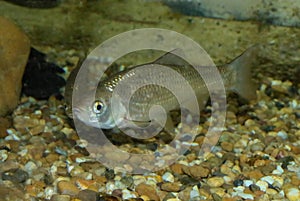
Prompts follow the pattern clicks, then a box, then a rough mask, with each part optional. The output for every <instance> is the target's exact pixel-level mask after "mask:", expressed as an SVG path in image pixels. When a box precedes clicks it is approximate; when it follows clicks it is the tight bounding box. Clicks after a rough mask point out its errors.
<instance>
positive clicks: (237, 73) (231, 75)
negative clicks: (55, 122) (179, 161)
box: [65, 47, 256, 129]
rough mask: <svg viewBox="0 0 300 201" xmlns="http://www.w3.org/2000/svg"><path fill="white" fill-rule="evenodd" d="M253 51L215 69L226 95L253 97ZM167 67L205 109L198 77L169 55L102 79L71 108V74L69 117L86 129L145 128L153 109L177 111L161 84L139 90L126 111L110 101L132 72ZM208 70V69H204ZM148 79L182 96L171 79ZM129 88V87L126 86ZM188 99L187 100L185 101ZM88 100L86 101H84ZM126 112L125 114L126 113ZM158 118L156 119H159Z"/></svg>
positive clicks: (204, 92)
mask: <svg viewBox="0 0 300 201" xmlns="http://www.w3.org/2000/svg"><path fill="white" fill-rule="evenodd" d="M255 55H256V48H254V47H250V48H248V49H247V50H246V51H245V52H243V53H242V54H241V55H239V56H238V57H237V58H235V59H234V60H233V61H232V62H230V63H228V64H225V65H221V66H218V70H219V72H220V74H221V77H222V79H223V83H224V86H225V89H226V92H229V91H233V92H235V93H237V94H239V95H240V96H241V97H242V98H243V99H246V100H253V99H255V98H256V85H255V84H254V82H253V80H252V77H251V68H252V66H253V65H254V63H255V60H256V59H255ZM157 64H158V65H163V66H167V67H169V68H171V69H173V70H175V71H176V72H177V73H180V75H182V76H183V78H184V79H185V80H186V81H187V83H188V84H189V85H190V86H191V88H192V90H193V91H194V93H195V96H196V98H197V101H198V108H199V109H200V110H202V109H204V107H205V104H206V103H207V101H208V99H209V92H208V89H207V86H206V84H205V82H204V81H203V79H202V77H201V75H200V74H199V73H198V72H197V71H196V69H194V68H193V67H191V65H189V64H188V63H187V62H186V61H184V60H183V59H181V58H180V57H178V56H176V55H175V54H174V52H172V51H171V52H168V53H166V54H164V55H163V56H161V57H160V58H158V59H157V60H155V61H154V62H151V63H147V64H140V65H137V66H133V67H130V68H127V69H125V70H123V71H120V72H117V73H114V74H112V75H110V76H108V77H106V78H105V79H103V80H100V82H99V84H98V86H97V89H96V93H95V99H93V100H92V99H90V98H87V99H85V98H84V96H82V97H83V98H82V99H81V100H80V101H79V103H77V104H73V106H75V108H72V104H71V102H72V101H71V95H72V90H74V87H73V84H74V80H75V78H76V75H77V71H78V69H77V70H76V71H74V72H73V73H71V76H70V77H69V79H68V80H67V87H66V97H65V98H66V99H67V100H68V101H66V102H68V112H67V114H68V116H69V117H70V118H74V117H76V118H77V119H79V120H80V121H81V122H83V123H85V124H86V125H88V126H91V127H95V128H100V129H113V128H116V127H118V128H126V127H127V126H128V125H131V124H130V122H131V123H134V124H137V125H139V126H141V125H144V126H147V125H148V124H149V123H150V122H151V121H152V119H150V117H149V111H150V109H151V107H152V106H155V105H160V106H162V107H163V108H164V109H165V111H166V112H167V113H170V112H171V111H173V110H176V109H180V104H179V102H178V100H177V99H176V97H175V96H174V94H173V93H172V92H171V91H169V90H168V89H166V88H165V87H163V86H160V85H145V86H142V87H140V88H138V89H137V90H136V91H135V92H134V93H133V95H132V97H131V99H130V102H129V107H128V108H126V107H125V105H124V103H122V100H121V99H118V102H119V104H117V105H115V107H118V108H112V104H111V99H112V94H113V92H114V90H115V89H116V86H117V85H118V84H119V83H121V82H122V81H123V80H124V79H133V78H135V77H136V76H137V74H136V73H135V71H134V70H136V69H138V68H139V67H145V66H146V68H153V66H154V65H157ZM205 68H210V67H205ZM147 76H148V78H150V79H151V78H153V79H158V80H159V79H164V80H166V81H169V82H172V83H173V85H174V89H176V90H177V91H179V93H183V95H184V96H186V95H185V94H184V93H185V92H184V91H181V90H182V87H181V85H182V83H181V81H180V80H177V79H176V78H174V77H172V76H166V75H158V74H154V73H153V74H148V75H147ZM128 87H129V88H130V86H128ZM187 100H189V98H187ZM87 101H88V102H87ZM113 109H116V110H114V111H117V113H118V114H117V115H116V116H117V119H114V116H113V114H112V111H113ZM127 110H128V111H127ZM158 118H159V117H158Z"/></svg>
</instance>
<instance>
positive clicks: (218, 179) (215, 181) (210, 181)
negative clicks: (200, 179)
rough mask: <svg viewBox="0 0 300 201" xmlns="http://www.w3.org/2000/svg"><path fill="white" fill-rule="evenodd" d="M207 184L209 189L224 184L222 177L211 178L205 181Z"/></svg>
mask: <svg viewBox="0 0 300 201" xmlns="http://www.w3.org/2000/svg"><path fill="white" fill-rule="evenodd" d="M207 184H208V185H209V186H210V187H220V186H222V185H223V184H224V179H223V178H222V177H211V178H209V179H207Z"/></svg>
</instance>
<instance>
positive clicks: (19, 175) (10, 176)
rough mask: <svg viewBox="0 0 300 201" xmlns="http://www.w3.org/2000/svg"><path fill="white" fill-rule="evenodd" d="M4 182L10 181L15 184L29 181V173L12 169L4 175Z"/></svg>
mask: <svg viewBox="0 0 300 201" xmlns="http://www.w3.org/2000/svg"><path fill="white" fill-rule="evenodd" d="M1 176H2V179H3V180H9V181H11V182H13V183H22V182H24V181H26V180H27V179H28V173H27V172H25V171H24V170H21V169H18V168H17V169H10V170H7V171H5V172H3V173H2V175H1Z"/></svg>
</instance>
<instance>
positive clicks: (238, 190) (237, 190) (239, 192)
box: [232, 186, 254, 200]
mask: <svg viewBox="0 0 300 201" xmlns="http://www.w3.org/2000/svg"><path fill="white" fill-rule="evenodd" d="M233 190H234V191H235V192H233V193H232V196H240V197H242V198H243V199H249V200H254V197H253V195H251V194H247V193H244V190H245V187H244V186H238V187H234V188H233Z"/></svg>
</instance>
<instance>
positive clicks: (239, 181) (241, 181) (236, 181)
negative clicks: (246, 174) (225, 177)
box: [233, 179, 244, 187]
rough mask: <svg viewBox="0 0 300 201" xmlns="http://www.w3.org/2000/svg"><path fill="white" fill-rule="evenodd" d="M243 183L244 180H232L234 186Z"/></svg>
mask: <svg viewBox="0 0 300 201" xmlns="http://www.w3.org/2000/svg"><path fill="white" fill-rule="evenodd" d="M243 184H244V181H243V180H242V179H236V180H234V181H233V185H234V186H235V187H237V186H242V185H243Z"/></svg>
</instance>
